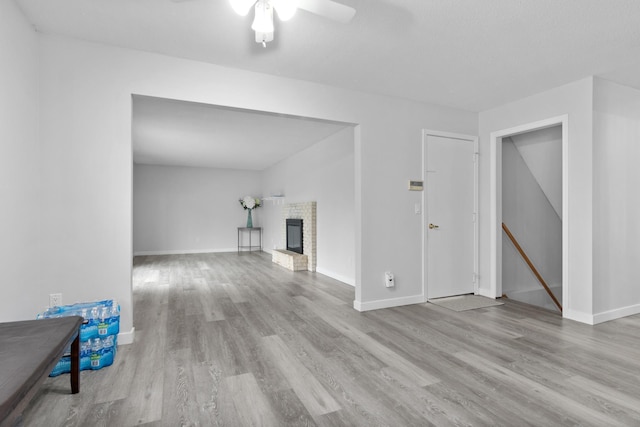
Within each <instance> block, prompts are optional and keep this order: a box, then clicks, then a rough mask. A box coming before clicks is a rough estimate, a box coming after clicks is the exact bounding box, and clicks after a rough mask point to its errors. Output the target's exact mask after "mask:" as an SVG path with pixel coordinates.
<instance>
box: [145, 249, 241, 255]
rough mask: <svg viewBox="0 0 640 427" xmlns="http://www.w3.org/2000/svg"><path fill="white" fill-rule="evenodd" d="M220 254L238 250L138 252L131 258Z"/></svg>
mask: <svg viewBox="0 0 640 427" xmlns="http://www.w3.org/2000/svg"><path fill="white" fill-rule="evenodd" d="M220 252H238V248H227V249H175V250H167V251H138V252H134V253H133V256H145V255H183V254H209V253H220Z"/></svg>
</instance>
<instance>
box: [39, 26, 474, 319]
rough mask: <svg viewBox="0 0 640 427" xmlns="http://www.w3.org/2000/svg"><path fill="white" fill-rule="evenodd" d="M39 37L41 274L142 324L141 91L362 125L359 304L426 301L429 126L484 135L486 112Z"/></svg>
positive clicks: (357, 213) (359, 131)
mask: <svg viewBox="0 0 640 427" xmlns="http://www.w3.org/2000/svg"><path fill="white" fill-rule="evenodd" d="M41 44H42V64H41V69H42V73H41V77H42V78H41V85H42V111H43V112H44V113H46V114H43V118H42V145H43V156H44V157H45V158H46V159H47V161H46V162H45V164H44V167H43V170H42V174H43V180H44V182H45V183H46V188H45V193H46V197H45V200H44V203H43V232H42V240H43V244H44V253H46V254H47V256H46V257H44V259H43V263H42V270H43V276H44V277H47V278H48V280H51V281H52V283H61V284H64V289H62V291H64V292H65V293H66V294H69V295H70V296H72V297H74V298H77V299H86V298H99V297H115V298H117V299H118V300H119V301H122V304H123V307H122V309H123V314H122V327H123V329H124V330H127V329H128V328H131V327H132V321H133V318H132V315H131V310H132V307H131V284H130V283H131V257H132V239H131V235H132V234H131V224H132V213H131V212H132V194H131V188H132V170H131V169H132V156H131V94H132V93H135V94H140V95H147V96H157V97H164V98H169V99H179V100H184V101H193V102H203V103H209V104H215V105H221V106H227V107H235V108H247V109H253V110H261V111H268V112H273V113H282V114H290V115H296V116H302V117H312V118H318V119H326V120H334V121H339V122H346V123H356V124H358V125H359V127H358V128H357V129H356V131H355V135H356V137H355V139H356V142H355V152H354V155H355V165H356V169H355V171H354V173H355V177H356V178H355V181H356V190H355V200H356V208H355V223H356V239H355V242H356V243H355V245H356V260H355V265H356V301H355V304H356V306H358V307H359V308H360V309H368V308H373V307H375V306H384V305H397V304H404V303H411V302H419V301H422V300H423V295H422V277H421V262H422V261H421V260H422V253H421V217H420V216H417V215H415V214H414V213H413V208H414V204H415V203H418V202H419V201H420V200H419V196H420V195H419V194H416V193H411V192H409V191H407V188H406V185H407V184H406V183H407V180H409V179H415V178H417V177H420V176H421V171H420V169H421V129H423V128H429V129H439V130H443V131H449V132H456V133H464V134H476V133H477V114H475V113H471V112H464V111H460V110H456V109H451V108H446V107H439V106H433V105H425V104H419V103H414V102H410V101H406V100H401V99H396V98H389V97H383V96H375V95H370V94H364V93H360V92H354V91H348V90H343V89H338V88H334V87H329V86H325V85H320V84H315V83H308V82H303V81H297V80H291V79H285V78H281V77H274V76H267V75H263V74H258V73H251V72H246V71H242V70H238V69H231V68H225V67H221V66H216V65H212V64H206V63H200V62H195V61H188V60H184V59H179V58H171V57H166V56H162V55H157V54H150V53H145V52H140V51H134V50H127V49H121V48H116V47H108V46H104V45H98V44H93V43H88V42H82V41H77V40H72V39H67V38H63V37H56V36H41ZM385 270H392V271H394V272H395V273H396V278H397V282H396V288H395V289H394V290H393V291H390V290H389V289H387V288H385V287H384V285H383V281H382V280H381V277H383V273H384V271H385ZM391 298H395V299H393V300H390V299H391Z"/></svg>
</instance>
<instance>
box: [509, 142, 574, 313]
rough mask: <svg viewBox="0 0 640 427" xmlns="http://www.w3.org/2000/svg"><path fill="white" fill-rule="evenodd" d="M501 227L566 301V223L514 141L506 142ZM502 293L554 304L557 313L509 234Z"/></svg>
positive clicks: (530, 300) (544, 304)
mask: <svg viewBox="0 0 640 427" xmlns="http://www.w3.org/2000/svg"><path fill="white" fill-rule="evenodd" d="M556 142H557V141H556ZM560 145H561V144H560ZM544 147H548V144H545V143H543V147H541V148H544ZM554 148H555V147H554ZM559 179H560V181H559V182H557V183H555V184H556V185H557V186H561V184H562V181H561V180H562V176H560V177H559ZM502 222H504V223H505V224H506V225H507V226H508V227H509V229H510V231H511V233H512V234H513V235H514V236H515V238H516V239H517V240H518V243H519V244H520V246H521V247H522V248H523V250H524V251H525V253H526V254H527V256H528V257H529V259H530V260H531V262H532V263H533V265H534V266H535V267H536V269H537V270H538V272H539V273H540V275H541V276H542V278H543V279H544V280H545V282H546V283H547V285H549V287H551V288H552V289H553V290H554V292H557V293H556V294H555V296H556V298H558V300H559V301H562V295H561V290H562V221H561V220H560V218H559V217H558V215H557V213H556V211H555V210H554V209H553V206H551V203H550V202H549V199H548V198H547V196H546V195H545V194H544V192H543V191H542V188H541V186H540V185H539V184H538V181H537V180H536V178H535V177H534V175H533V173H532V171H531V170H529V167H528V166H527V164H526V163H525V161H524V159H523V158H522V156H521V154H520V152H519V150H518V149H517V148H516V146H515V144H514V143H513V141H512V140H511V138H504V139H503V140H502ZM558 289H559V290H560V292H558ZM502 292H503V293H504V294H507V296H508V297H509V298H511V299H515V300H518V301H522V302H526V303H529V304H535V305H542V306H548V305H549V304H551V308H552V309H555V306H554V305H553V301H552V300H551V298H550V297H548V296H547V295H546V292H545V291H544V288H543V287H542V285H541V284H540V283H539V282H538V279H536V277H535V276H534V275H533V273H532V272H531V270H530V269H529V267H528V266H527V264H526V263H525V261H524V260H523V259H522V257H521V256H520V254H519V253H518V251H517V250H516V248H515V246H514V245H513V244H512V243H511V240H510V239H509V238H508V237H507V235H506V233H502Z"/></svg>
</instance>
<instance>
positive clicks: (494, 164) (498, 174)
mask: <svg viewBox="0 0 640 427" xmlns="http://www.w3.org/2000/svg"><path fill="white" fill-rule="evenodd" d="M557 125H561V126H562V308H563V316H564V313H566V312H568V310H569V308H570V304H569V288H570V282H569V279H570V277H569V218H570V216H569V116H568V115H567V114H565V115H562V116H556V117H551V118H548V119H544V120H540V121H537V122H533V123H527V124H524V125H520V126H515V127H512V128H508V129H503V130H499V131H496V132H491V134H490V136H489V150H490V155H489V156H490V174H489V181H490V184H489V185H490V195H489V201H490V203H489V206H490V211H489V221H490V225H489V239H490V242H489V243H490V250H489V257H490V271H489V295H485V296H488V297H491V298H499V297H501V296H502V138H505V137H508V136H513V135H518V134H522V133H527V132H531V131H535V130H540V129H545V128H550V127H553V126H557Z"/></svg>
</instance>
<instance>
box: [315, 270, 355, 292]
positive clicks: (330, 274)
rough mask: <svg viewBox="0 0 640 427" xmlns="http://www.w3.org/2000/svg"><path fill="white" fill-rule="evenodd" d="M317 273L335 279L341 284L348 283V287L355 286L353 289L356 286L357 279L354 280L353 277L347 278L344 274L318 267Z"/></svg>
mask: <svg viewBox="0 0 640 427" xmlns="http://www.w3.org/2000/svg"><path fill="white" fill-rule="evenodd" d="M316 273H320V274H323V275H325V276H328V277H331V278H332V279H335V280H337V281H339V282H342V283H346V284H347V285H350V286H353V287H355V286H356V279H355V278H353V277H347V276H344V275H342V274H338V273H334V272H333V271H331V270H326V269H324V268H322V267H316Z"/></svg>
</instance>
